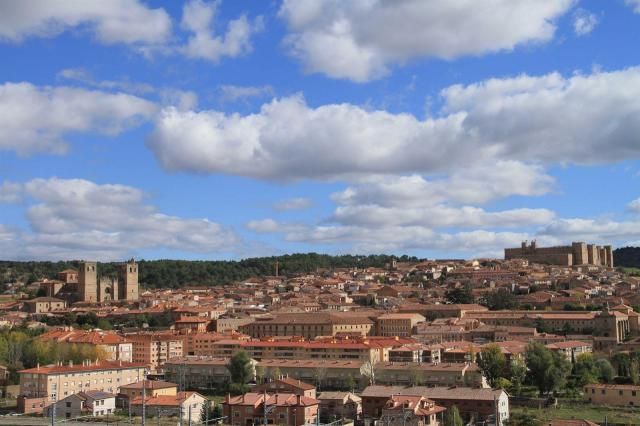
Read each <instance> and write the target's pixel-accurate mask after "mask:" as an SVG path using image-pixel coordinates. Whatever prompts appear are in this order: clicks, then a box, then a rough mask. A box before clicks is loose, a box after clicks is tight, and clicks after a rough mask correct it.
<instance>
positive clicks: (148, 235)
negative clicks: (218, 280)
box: [12, 178, 238, 259]
mask: <svg viewBox="0 0 640 426" xmlns="http://www.w3.org/2000/svg"><path fill="white" fill-rule="evenodd" d="M20 191H21V193H22V196H24V197H28V198H29V199H30V200H33V204H31V205H30V206H29V207H28V208H27V212H26V217H27V219H28V222H29V225H30V228H31V232H24V233H22V234H21V235H20V244H19V246H23V249H22V250H23V252H22V253H21V254H22V255H24V256H26V257H29V256H33V257H38V258H101V259H105V258H108V259H116V258H122V257H124V256H127V255H129V254H131V253H135V252H136V251H137V250H140V249H145V248H153V249H158V248H164V249H175V250H185V251H192V252H197V253H214V252H224V251H230V250H233V249H234V248H235V246H236V244H237V243H238V238H237V236H236V235H235V234H234V233H233V232H232V231H230V230H228V229H225V228H224V227H222V226H221V225H219V224H217V223H215V222H211V221H209V220H207V219H190V218H181V217H176V216H171V215H166V214H163V213H161V212H159V211H158V210H157V209H156V207H154V206H153V205H151V204H148V203H147V202H146V201H145V198H146V197H145V194H144V193H143V192H142V191H141V190H139V189H137V188H133V187H130V186H126V185H118V184H104V185H99V184H96V183H94V182H91V181H87V180H84V179H58V178H51V179H34V180H31V181H29V182H26V183H24V184H21V187H20ZM12 235H14V238H15V234H12Z"/></svg>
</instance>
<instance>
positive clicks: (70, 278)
mask: <svg viewBox="0 0 640 426" xmlns="http://www.w3.org/2000/svg"><path fill="white" fill-rule="evenodd" d="M98 272H99V271H98V264H97V262H80V265H79V268H78V271H75V270H73V269H67V270H65V271H62V272H60V273H58V278H59V279H58V280H55V281H43V282H42V283H41V284H40V287H41V288H43V289H44V290H45V292H46V294H47V296H48V297H57V298H60V299H64V300H66V301H67V302H69V303H71V302H85V303H103V302H110V301H113V300H126V301H136V300H138V297H139V284H138V264H137V263H136V262H135V261H134V260H133V259H131V260H129V261H127V262H125V263H122V264H120V265H118V276H117V277H108V276H99V274H98Z"/></svg>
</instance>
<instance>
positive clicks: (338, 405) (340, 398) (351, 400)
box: [317, 392, 362, 423]
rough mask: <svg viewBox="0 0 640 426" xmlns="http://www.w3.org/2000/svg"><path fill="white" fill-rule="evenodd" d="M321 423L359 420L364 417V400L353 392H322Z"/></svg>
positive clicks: (320, 398)
mask: <svg viewBox="0 0 640 426" xmlns="http://www.w3.org/2000/svg"><path fill="white" fill-rule="evenodd" d="M317 399H318V401H320V421H322V422H324V423H329V422H331V421H333V420H334V419H348V420H359V419H360V418H361V416H362V398H360V397H359V396H358V395H356V394H354V393H352V392H321V393H320V395H318V398H317Z"/></svg>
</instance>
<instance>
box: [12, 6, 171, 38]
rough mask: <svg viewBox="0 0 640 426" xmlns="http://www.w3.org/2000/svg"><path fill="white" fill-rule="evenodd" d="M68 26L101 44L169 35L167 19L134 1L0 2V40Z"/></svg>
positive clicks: (45, 33) (59, 30)
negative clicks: (83, 31)
mask: <svg viewBox="0 0 640 426" xmlns="http://www.w3.org/2000/svg"><path fill="white" fill-rule="evenodd" d="M72 28H79V29H81V30H83V29H87V30H88V31H89V32H91V33H92V34H93V35H94V36H95V38H96V39H97V40H98V41H100V42H101V43H105V44H113V43H135V44H157V43H162V42H165V41H166V40H167V38H168V37H169V36H170V34H171V19H170V17H169V15H168V14H167V12H166V11H165V10H164V9H150V8H148V7H147V6H146V5H144V4H143V3H141V2H140V1H138V0H109V1H83V0H58V1H55V2H54V1H50V0H20V1H2V2H0V40H1V39H5V40H8V41H13V42H20V41H22V40H24V39H25V38H28V37H53V36H56V35H58V34H60V33H62V32H64V31H67V30H69V29H72Z"/></svg>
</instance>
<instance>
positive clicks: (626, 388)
mask: <svg viewBox="0 0 640 426" xmlns="http://www.w3.org/2000/svg"><path fill="white" fill-rule="evenodd" d="M584 397H585V399H586V400H587V401H589V403H591V404H596V405H613V406H616V407H638V406H640V386H638V385H606V384H591V385H586V386H585V387H584Z"/></svg>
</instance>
